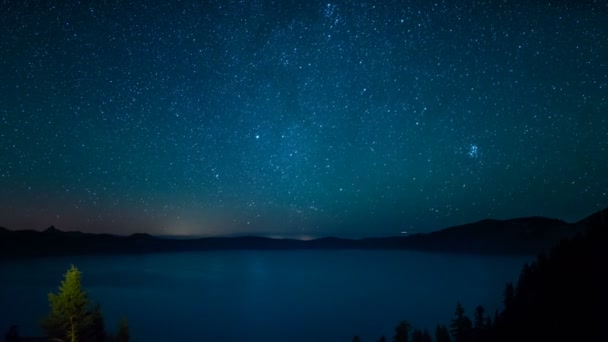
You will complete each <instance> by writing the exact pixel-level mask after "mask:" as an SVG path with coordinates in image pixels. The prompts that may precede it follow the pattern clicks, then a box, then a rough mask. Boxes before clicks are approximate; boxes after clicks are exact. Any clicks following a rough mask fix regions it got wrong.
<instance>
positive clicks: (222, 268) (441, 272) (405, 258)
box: [0, 250, 532, 342]
mask: <svg viewBox="0 0 608 342" xmlns="http://www.w3.org/2000/svg"><path fill="white" fill-rule="evenodd" d="M530 260H532V257H525V256H478V255H476V256H473V255H464V254H439V253H423V252H413V251H356V250H342V251H221V252H219V251H216V252H196V253H173V254H148V255H127V256H76V257H57V258H48V259H29V260H17V261H5V262H2V263H0V265H1V266H0V279H1V281H0V328H1V329H2V332H4V331H6V329H7V328H8V326H9V325H10V324H18V325H19V328H20V331H21V332H22V334H23V335H41V334H42V332H41V331H40V330H39V328H38V326H37V322H38V320H39V319H40V318H42V317H43V316H44V315H45V314H46V313H47V312H48V302H47V294H48V293H49V292H51V291H52V292H56V290H57V287H58V285H59V283H60V281H61V279H62V275H63V274H64V273H65V271H66V270H67V269H68V267H69V265H70V264H74V265H76V266H77V267H78V268H79V269H80V270H81V271H82V273H83V286H84V288H85V289H86V290H87V291H88V293H89V297H90V298H91V299H92V300H94V301H97V302H99V303H101V305H102V310H103V314H104V318H105V322H106V328H107V329H108V330H109V331H114V330H115V329H116V326H115V324H116V322H117V321H118V319H119V318H120V317H122V316H124V317H126V318H127V319H128V321H129V326H130V328H131V332H132V336H133V337H134V338H135V340H138V341H145V342H147V341H171V340H173V341H237V340H248V341H350V340H351V339H352V337H353V336H354V335H359V336H360V337H361V338H362V339H363V340H364V341H375V340H377V339H378V338H379V337H380V336H381V335H385V336H387V337H391V336H392V334H393V329H394V326H395V325H396V324H397V323H398V322H399V321H400V320H403V319H407V320H408V321H409V322H410V323H411V324H412V325H413V326H414V327H417V328H429V329H434V327H435V325H436V324H437V323H443V324H445V323H448V322H449V320H450V319H451V318H452V313H453V310H454V307H455V305H456V302H457V301H460V302H461V303H462V304H463V306H464V307H465V310H466V311H467V312H468V313H470V314H472V312H473V308H474V307H475V306H476V305H478V304H481V305H483V306H484V307H485V308H486V310H487V312H489V313H490V314H491V315H493V313H494V311H495V310H496V309H498V308H499V307H501V305H502V304H501V302H502V292H503V289H504V285H505V283H506V282H507V281H516V280H517V276H518V274H519V271H520V269H521V267H522V265H523V264H524V263H525V262H527V261H530Z"/></svg>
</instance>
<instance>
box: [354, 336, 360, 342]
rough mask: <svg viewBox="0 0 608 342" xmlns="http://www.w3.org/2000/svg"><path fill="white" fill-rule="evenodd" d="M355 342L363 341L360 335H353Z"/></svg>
mask: <svg viewBox="0 0 608 342" xmlns="http://www.w3.org/2000/svg"><path fill="white" fill-rule="evenodd" d="M353 342H361V338H360V337H359V336H355V337H353Z"/></svg>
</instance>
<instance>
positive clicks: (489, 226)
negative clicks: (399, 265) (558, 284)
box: [0, 210, 605, 258]
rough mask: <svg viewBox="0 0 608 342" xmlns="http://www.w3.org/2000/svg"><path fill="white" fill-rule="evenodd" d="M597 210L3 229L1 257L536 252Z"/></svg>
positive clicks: (573, 230) (578, 228)
mask: <svg viewBox="0 0 608 342" xmlns="http://www.w3.org/2000/svg"><path fill="white" fill-rule="evenodd" d="M604 212H605V210H604ZM598 214H599V213H598ZM598 214H594V215H598ZM594 215H592V216H590V217H588V218H586V219H584V220H582V221H580V222H577V223H566V222H564V221H561V220H556V219H550V218H543V217H528V218H517V219H511V220H483V221H479V222H475V223H470V224H465V225H461V226H456V227H450V228H446V229H443V230H440V231H437V232H432V233H428V234H415V235H412V236H406V237H402V236H399V237H382V238H366V239H361V240H351V239H340V238H322V239H316V240H310V241H300V240H291V239H270V238H264V237H254V236H246V237H235V238H221V237H218V238H200V239H179V240H176V239H167V238H158V237H154V236H151V235H148V234H141V233H139V234H133V235H130V236H117V235H110V234H88V233H82V232H72V231H70V232H64V231H61V230H59V229H56V228H55V227H50V228H48V229H46V230H44V231H42V232H39V231H34V230H18V231H11V230H8V229H4V228H0V258H13V257H38V256H51V255H75V254H117V253H121V254H123V253H127V254H133V253H135V254H137V253H155V252H178V251H204V250H228V249H255V250H288V249H415V250H424V251H437V252H452V253H477V254H529V255H535V254H537V253H538V252H540V251H547V250H548V249H549V248H550V247H551V246H553V245H555V244H556V243H557V242H558V241H559V240H561V239H563V238H567V237H572V236H575V235H576V234H577V233H580V232H581V231H582V230H583V229H584V228H585V227H586V223H587V222H588V221H589V220H591V219H592V218H593V217H594Z"/></svg>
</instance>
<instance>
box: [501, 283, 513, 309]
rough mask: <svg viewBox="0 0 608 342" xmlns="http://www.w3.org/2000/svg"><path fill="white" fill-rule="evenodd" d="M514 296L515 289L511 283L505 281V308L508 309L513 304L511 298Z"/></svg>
mask: <svg viewBox="0 0 608 342" xmlns="http://www.w3.org/2000/svg"><path fill="white" fill-rule="evenodd" d="M514 298H515V289H514V288H513V284H512V283H507V286H506V287H505V293H504V306H505V310H509V309H511V308H512V306H513V299H514Z"/></svg>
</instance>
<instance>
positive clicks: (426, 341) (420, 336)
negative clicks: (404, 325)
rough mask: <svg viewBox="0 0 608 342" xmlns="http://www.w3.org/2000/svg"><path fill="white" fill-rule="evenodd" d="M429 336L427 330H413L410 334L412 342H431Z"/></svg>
mask: <svg viewBox="0 0 608 342" xmlns="http://www.w3.org/2000/svg"><path fill="white" fill-rule="evenodd" d="M432 341H433V339H432V338H431V334H429V331H428V330H427V329H424V330H420V329H414V331H413V332H412V342H432Z"/></svg>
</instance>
